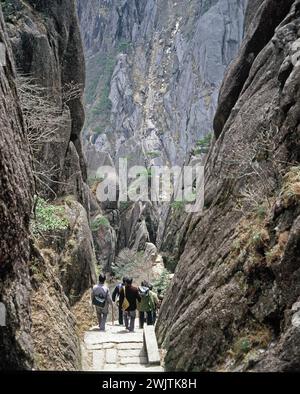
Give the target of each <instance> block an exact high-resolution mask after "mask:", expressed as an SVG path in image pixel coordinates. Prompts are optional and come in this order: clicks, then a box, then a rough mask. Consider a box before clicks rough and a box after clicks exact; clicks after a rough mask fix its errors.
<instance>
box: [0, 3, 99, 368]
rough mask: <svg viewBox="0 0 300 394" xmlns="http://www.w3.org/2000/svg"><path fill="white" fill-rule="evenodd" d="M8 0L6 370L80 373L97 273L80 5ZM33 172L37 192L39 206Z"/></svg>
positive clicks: (3, 288)
mask: <svg viewBox="0 0 300 394" xmlns="http://www.w3.org/2000/svg"><path fill="white" fill-rule="evenodd" d="M1 5H2V6H3V11H4V15H5V21H6V26H5V27H4V28H5V29H6V32H7V33H5V34H6V35H5V40H6V41H8V37H9V42H10V45H11V47H12V51H10V52H9V55H10V57H8V59H9V66H7V67H4V68H1V70H0V71H1V86H2V88H3V89H5V91H4V96H3V101H2V104H3V108H6V109H5V110H3V111H2V110H1V124H2V122H3V124H4V125H6V128H4V129H3V127H2V126H1V130H2V131H3V133H4V134H3V135H1V155H2V154H3V155H6V156H7V155H9V156H10V157H9V159H8V156H7V157H6V156H4V159H3V161H2V159H1V163H3V168H1V179H3V182H4V184H3V188H2V187H1V191H2V190H3V192H4V194H3V201H4V203H2V195H1V206H2V207H3V219H2V213H1V221H0V223H1V226H0V227H1V228H2V229H4V228H5V234H4V235H3V237H2V239H3V240H5V239H7V245H6V246H5V245H4V246H5V247H4V248H2V245H1V252H2V250H4V252H5V254H4V256H3V258H2V256H1V264H2V261H3V266H1V279H2V278H3V281H2V280H1V297H2V298H3V302H4V303H5V305H6V306H7V308H8V318H9V320H8V321H9V325H8V328H7V329H5V330H6V331H7V333H8V334H7V336H6V337H4V338H1V341H0V343H1V350H2V348H3V352H1V354H4V356H3V357H2V355H1V362H2V361H3V362H4V364H3V365H1V367H5V368H15V367H19V368H31V367H34V368H36V369H60V370H79V369H80V367H81V355H80V342H79V337H78V332H79V331H80V327H79V326H78V325H77V321H76V315H77V314H78V313H79V314H81V319H82V320H84V317H86V316H87V315H88V314H89V311H90V308H89V305H88V297H87V293H88V292H89V289H90V287H91V285H92V284H93V283H94V282H95V281H96V276H95V252H94V245H93V240H92V235H91V231H90V227H89V209H90V192H89V189H88V187H87V185H86V183H85V181H86V165H85V160H84V157H83V153H82V143H81V129H82V126H83V123H84V111H83V105H82V92H83V89H84V79H85V73H84V70H85V65H84V56H83V51H82V44H81V37H80V32H79V26H78V19H77V13H76V8H75V4H74V1H72V0H64V1H51V2H49V1H40V0H36V1H34V0H30V1H19V0H10V1H2V2H1ZM1 34H2V33H1ZM1 38H2V35H1ZM6 41H5V42H6ZM11 59H12V60H11ZM11 61H12V62H13V63H15V64H16V68H17V70H18V75H17V76H16V74H14V73H13V71H12V67H11V66H10V64H11V63H10V62H11ZM2 81H3V83H2ZM32 103H33V104H32ZM5 114H7V115H5ZM5 116H6V117H5ZM2 117H3V120H2ZM9 122H10V124H11V125H12V126H9ZM9 127H10V128H9ZM6 129H7V132H6V131H5V130H6ZM45 130H46V131H47V132H46V133H45ZM2 152H3V153H2ZM14 157H16V159H15V160H14V159H13V160H12V158H14ZM5 160H6V161H7V162H8V163H9V164H5V163H6V161H5ZM29 163H31V164H32V172H30V167H29ZM7 171H8V172H9V174H7V173H6V172H7ZM32 173H33V176H34V180H35V184H36V193H37V194H38V196H35V198H34V206H33V209H32V210H31V208H32V198H33V195H32V194H33V193H34V190H35V189H34V187H33V181H32ZM2 174H3V175H2ZM8 176H10V178H8ZM10 182H11V183H10ZM9 215H11V218H10V217H9ZM29 219H30V220H29ZM29 221H30V227H29ZM13 223H15V225H12V224H13ZM7 228H11V229H12V234H11V235H10V234H8V233H7ZM12 243H13V244H14V245H18V246H19V248H20V251H19V253H18V252H17V249H16V246H12ZM9 248H10V249H11V251H13V250H15V249H16V254H14V252H10V253H8V250H9ZM14 248H15V249H14ZM17 254H18V255H17ZM2 294H3V295H2ZM84 312H85V313H84ZM10 315H12V316H10ZM89 320H90V321H91V322H92V321H93V316H92V315H90V316H89ZM79 323H80V322H79ZM9 330H10V331H9ZM9 341H10V342H9ZM15 348H16V350H15V352H18V354H17V355H14V349H15ZM22 352H23V353H24V354H22ZM10 353H11V354H10ZM25 356H26V357H25ZM16 359H17V361H16Z"/></svg>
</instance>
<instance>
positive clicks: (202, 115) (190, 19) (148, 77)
mask: <svg viewBox="0 0 300 394" xmlns="http://www.w3.org/2000/svg"><path fill="white" fill-rule="evenodd" d="M77 3H78V14H79V18H80V23H81V30H82V36H83V41H84V47H85V53H86V63H87V70H88V78H87V89H86V94H85V101H86V104H87V121H86V124H85V136H86V138H87V140H89V141H90V143H92V144H94V145H95V146H96V148H97V150H98V151H108V152H109V153H110V155H111V157H112V158H113V160H116V159H118V157H127V158H128V161H129V163H132V162H133V164H142V165H145V163H147V164H149V165H150V164H153V163H156V164H161V163H168V164H179V165H180V164H183V162H184V161H185V159H186V158H187V157H188V155H189V154H190V151H191V150H192V148H194V146H195V143H196V141H197V140H199V139H200V138H201V137H203V136H204V135H206V134H207V133H209V132H211V131H212V119H213V115H214V112H215V108H216V103H217V96H218V91H219V88H220V84H221V81H222V78H223V75H224V71H225V69H226V67H227V65H228V64H229V63H230V61H231V60H232V58H233V56H234V55H235V53H236V52H237V50H238V48H239V45H240V42H241V40H242V36H243V26H244V24H243V22H244V14H245V8H246V3H247V1H245V0H238V1H232V0H219V1H211V0H209V1H200V2H199V1H189V2H188V3H187V2H186V1H177V2H176V3H174V2H173V1H168V0H167V1H165V0H162V1H153V0H150V1H138V2H135V1H131V0H128V1H122V2H119V1H115V0H113V1H106V0H88V1H85V0H84V1H81V0H78V2H77Z"/></svg>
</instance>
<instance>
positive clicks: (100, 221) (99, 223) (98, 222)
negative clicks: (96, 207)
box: [91, 216, 110, 232]
mask: <svg viewBox="0 0 300 394" xmlns="http://www.w3.org/2000/svg"><path fill="white" fill-rule="evenodd" d="M109 226H110V223H109V220H108V219H107V218H106V217H105V216H97V217H96V219H95V220H94V221H93V222H92V224H91V230H92V231H93V232H95V231H98V230H99V229H100V228H101V227H109Z"/></svg>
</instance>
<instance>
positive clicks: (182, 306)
mask: <svg viewBox="0 0 300 394" xmlns="http://www.w3.org/2000/svg"><path fill="white" fill-rule="evenodd" d="M255 3H257V2H255ZM255 3H253V4H255ZM258 3H261V5H260V7H259V8H257V9H255V8H253V4H251V2H250V3H249V8H248V11H247V15H248V18H250V15H252V20H251V22H250V20H249V19H248V22H247V31H246V34H245V39H244V42H243V44H242V46H241V49H240V51H239V53H238V56H237V57H236V59H235V60H234V62H233V63H232V64H231V65H230V67H229V68H228V71H227V73H226V76H225V79H224V81H223V84H222V88H221V93H220V98H219V105H218V109H217V114H216V117H215V121H214V123H215V135H216V137H217V140H216V142H215V144H214V146H213V148H212V149H211V151H210V153H209V155H208V158H207V161H206V191H205V209H204V212H203V213H202V214H198V215H197V214H194V215H193V216H192V218H191V220H190V223H189V225H188V230H187V236H186V239H185V242H184V243H183V248H182V254H181V257H180V261H179V264H178V266H177V269H176V273H175V276H174V279H173V282H172V286H171V288H170V289H169V291H168V293H167V295H166V297H165V300H164V302H163V305H162V308H161V311H160V316H159V321H158V324H157V334H158V337H159V340H160V343H161V344H163V346H164V347H165V348H166V350H167V355H166V366H167V369H168V370H188V371H192V370H194V371H205V370H206V371H207V370H222V371H248V370H255V371H295V370H299V368H300V359H299V335H300V332H299V328H298V325H299V324H298V323H299V319H298V317H299V316H298V315H299V311H298V307H299V306H298V303H299V296H300V288H299V268H300V261H299V252H298V250H299V242H300V237H299V214H300V205H299V173H300V172H299V159H300V144H299V120H300V117H299V66H298V63H297V48H299V46H297V45H298V44H297V43H298V42H299V26H300V19H299V10H300V2H299V1H293V0H291V1H286V0H284V1H283V0H282V1H273V0H265V1H263V2H258ZM295 54H296V57H295ZM295 59H296V60H295ZM249 152H252V153H253V154H249ZM253 168H254V169H256V175H253V171H252V170H253ZM251 169H252V170H251ZM265 174H268V178H264V177H265ZM262 179H264V181H262ZM266 179H268V180H269V182H267V185H268V186H267V185H266ZM247 193H248V194H247ZM249 193H250V194H249ZM249 196H250V197H249ZM253 200H255V203H254V204H253ZM187 349H188V350H189V351H187Z"/></svg>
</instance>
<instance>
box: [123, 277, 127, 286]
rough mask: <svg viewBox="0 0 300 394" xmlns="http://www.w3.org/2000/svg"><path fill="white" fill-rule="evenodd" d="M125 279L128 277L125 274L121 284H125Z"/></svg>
mask: <svg viewBox="0 0 300 394" xmlns="http://www.w3.org/2000/svg"><path fill="white" fill-rule="evenodd" d="M127 279H128V277H127V276H124V278H123V281H122V282H123V285H126V281H127Z"/></svg>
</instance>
